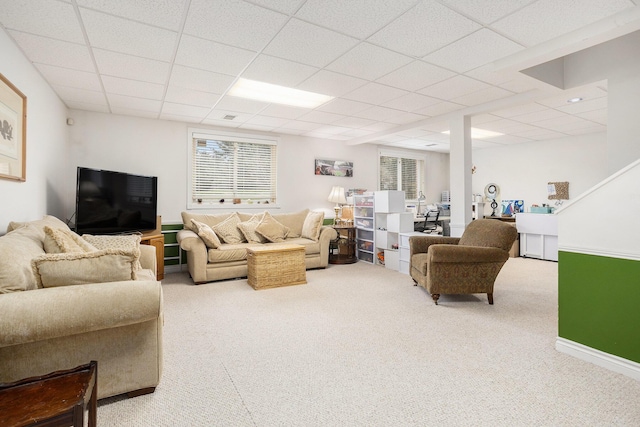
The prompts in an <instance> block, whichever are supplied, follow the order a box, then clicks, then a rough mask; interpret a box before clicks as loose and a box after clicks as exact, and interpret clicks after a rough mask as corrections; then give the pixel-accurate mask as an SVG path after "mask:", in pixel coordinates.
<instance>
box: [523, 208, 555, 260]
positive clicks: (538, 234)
mask: <svg viewBox="0 0 640 427" xmlns="http://www.w3.org/2000/svg"><path fill="white" fill-rule="evenodd" d="M516 227H517V229H518V233H520V256H524V257H529V258H539V259H545V260H550V261H558V217H557V216H556V215H555V214H538V213H517V214H516Z"/></svg>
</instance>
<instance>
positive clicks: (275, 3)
mask: <svg viewBox="0 0 640 427" xmlns="http://www.w3.org/2000/svg"><path fill="white" fill-rule="evenodd" d="M305 1H306V0H252V1H251V2H252V3H255V4H259V5H261V6H263V7H268V8H270V9H273V10H277V11H278V12H282V13H286V14H292V13H294V12H295V11H296V10H298V9H299V8H300V5H301V4H302V3H304V2H305Z"/></svg>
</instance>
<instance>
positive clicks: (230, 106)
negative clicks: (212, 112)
mask: <svg viewBox="0 0 640 427" xmlns="http://www.w3.org/2000/svg"><path fill="white" fill-rule="evenodd" d="M268 105H269V104H268V103H266V102H260V101H254V100H253V99H246V98H238V97H237V96H228V95H227V96H225V97H223V98H222V99H221V100H220V102H219V103H218V104H217V105H216V108H220V109H223V110H231V111H240V112H242V113H252V114H255V113H258V112H260V111H262V110H264V108H265V107H266V106H268Z"/></svg>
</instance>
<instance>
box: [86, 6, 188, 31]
mask: <svg viewBox="0 0 640 427" xmlns="http://www.w3.org/2000/svg"><path fill="white" fill-rule="evenodd" d="M76 3H78V5H79V6H83V7H86V8H89V9H95V10H99V11H101V12H106V13H108V14H110V15H116V16H119V17H121V18H127V19H131V20H134V21H139V22H144V23H145V24H150V25H155V26H158V27H162V28H167V29H169V30H173V31H178V29H179V28H180V25H181V23H182V16H183V14H184V8H185V3H186V1H185V0H136V1H131V0H108V1H105V0H76Z"/></svg>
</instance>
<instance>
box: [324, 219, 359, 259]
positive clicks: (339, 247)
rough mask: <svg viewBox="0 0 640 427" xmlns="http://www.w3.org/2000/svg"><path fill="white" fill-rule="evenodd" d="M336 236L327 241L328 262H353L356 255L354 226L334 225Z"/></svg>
mask: <svg viewBox="0 0 640 427" xmlns="http://www.w3.org/2000/svg"><path fill="white" fill-rule="evenodd" d="M333 229H334V230H336V231H337V232H338V237H337V238H336V239H335V240H332V241H331V242H329V264H353V263H354V262H357V261H358V257H357V256H356V228H355V227H343V226H339V225H334V226H333Z"/></svg>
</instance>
